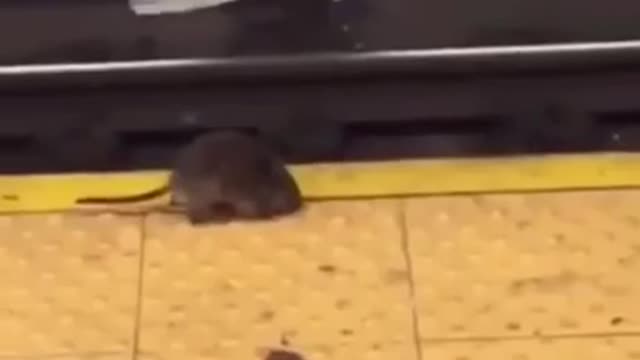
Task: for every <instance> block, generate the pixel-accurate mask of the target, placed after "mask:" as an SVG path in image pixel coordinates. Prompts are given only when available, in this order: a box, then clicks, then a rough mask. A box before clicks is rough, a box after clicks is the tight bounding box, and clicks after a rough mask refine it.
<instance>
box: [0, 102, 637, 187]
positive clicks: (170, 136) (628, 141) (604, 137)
mask: <svg viewBox="0 0 640 360" xmlns="http://www.w3.org/2000/svg"><path fill="white" fill-rule="evenodd" d="M589 118H591V119H593V120H595V121H593V131H592V132H593V133H596V134H598V136H597V138H595V139H594V140H593V141H591V139H589V141H584V142H580V143H579V145H572V144H568V145H567V144H562V141H564V140H563V139H564V138H565V137H566V138H571V136H574V135H575V134H571V133H566V132H567V131H568V130H567V129H564V128H562V124H560V123H557V122H554V121H551V122H545V121H542V120H541V121H540V123H539V124H535V126H525V127H522V126H518V121H517V120H516V119H513V118H508V117H505V116H498V115H496V116H484V117H469V118H421V119H420V118H418V119H389V120H388V121H375V122H361V123H353V124H341V125H344V126H343V127H342V128H341V130H342V131H339V132H335V131H322V129H321V128H322V127H323V126H324V125H322V124H321V126H314V127H311V128H309V129H311V130H309V133H308V134H302V136H300V138H296V135H294V136H292V138H291V139H288V141H289V142H290V143H292V144H294V146H293V147H289V153H287V154H286V157H287V159H288V160H289V162H290V163H297V164H300V163H313V162H329V161H331V162H336V161H375V160H394V159H418V158H433V157H438V158H440V157H477V156H497V155H500V156H511V155H518V154H544V153H549V152H594V151H611V150H625V151H639V150H640V111H637V112H610V113H599V114H593V115H592V116H591V117H589ZM333 125H335V124H333ZM331 126H332V125H331V124H327V128H328V129H329V130H331ZM523 128H524V129H525V131H524V132H523V131H522V129H523ZM238 129H241V130H245V131H248V132H251V133H259V132H260V129H259V128H257V127H244V128H238ZM532 129H533V130H532ZM209 130H211V128H207V127H200V128H196V127H188V128H186V127H185V128H180V129H167V130H156V131H127V132H114V133H113V134H110V135H109V136H112V137H113V141H102V142H100V141H84V142H82V143H81V144H80V145H76V146H75V147H74V146H70V147H69V144H67V143H65V141H66V140H64V138H62V139H61V140H60V144H58V145H56V144H55V143H50V144H48V145H47V146H42V144H40V143H39V142H38V139H37V138H35V136H28V135H24V134H21V135H4V136H2V137H0V173H4V174H11V173H23V174H24V173H46V172H49V173H50V172H95V171H98V172H99V171H130V170H145V169H164V168H168V167H169V166H170V164H171V160H172V158H173V155H174V154H175V152H176V151H177V150H178V149H179V148H180V147H181V146H184V145H186V144H187V143H188V142H189V141H191V140H192V139H194V138H195V137H197V136H198V135H199V134H202V133H205V132H207V131H209ZM303 130H304V127H303ZM570 130H571V129H569V131H570ZM90 133H91V132H89V134H90ZM545 136H547V137H548V136H551V139H552V141H551V145H553V146H551V148H548V147H543V146H539V144H542V143H543V142H544V141H543V140H545V139H543V138H544V137H545ZM314 137H315V140H314V141H311V142H313V143H315V144H312V146H310V145H309V144H308V143H309V142H310V141H308V139H314ZM67 140H68V139H67ZM280 140H282V139H280ZM554 141H555V142H557V143H554ZM296 142H297V143H298V144H300V143H304V144H303V145H305V146H303V147H301V148H296V146H295V144H296ZM547 142H548V141H547ZM104 144H110V145H112V146H114V147H115V149H108V150H104V149H100V148H99V147H100V146H103V145H104ZM555 145H557V146H555ZM314 146H316V147H315V148H314ZM554 146H555V147H554ZM80 160H82V161H80Z"/></svg>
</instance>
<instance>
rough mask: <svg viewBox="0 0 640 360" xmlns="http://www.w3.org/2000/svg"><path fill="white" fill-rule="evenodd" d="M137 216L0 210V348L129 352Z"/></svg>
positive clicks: (28, 352)
mask: <svg viewBox="0 0 640 360" xmlns="http://www.w3.org/2000/svg"><path fill="white" fill-rule="evenodd" d="M139 224H140V219H136V218H129V217H116V216H111V215H65V216H62V215H23V216H2V217H0V284H2V295H1V298H2V301H1V302H0V329H1V331H0V332H1V333H2V336H0V356H17V357H32V356H40V355H43V356H48V355H53V354H56V355H64V354H69V355H70V356H75V355H77V354H83V353H103V352H116V353H129V354H130V353H131V349H132V340H133V333H134V319H135V309H136V295H137V288H138V274H139V250H140V239H141V236H140V235H141V233H140V226H139ZM78 356H79V355H78Z"/></svg>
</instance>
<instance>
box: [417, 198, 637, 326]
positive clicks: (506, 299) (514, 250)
mask: <svg viewBox="0 0 640 360" xmlns="http://www.w3.org/2000/svg"><path fill="white" fill-rule="evenodd" d="M407 227H408V234H409V243H410V249H411V257H412V262H413V268H414V276H415V282H416V288H417V290H416V291H417V301H418V305H417V306H418V313H419V323H420V333H421V336H422V337H423V338H445V339H446V338H468V337H510V336H532V335H539V334H543V335H545V334H546V335H549V334H584V333H613V334H615V333H624V332H629V331H638V330H640V306H638V304H640V286H638V284H639V283H638V281H637V279H638V275H639V274H640V192H639V191H608V192H595V191H594V192H574V193H553V194H529V195H487V196H466V197H464V196H459V197H456V196H450V197H434V198H423V199H412V200H408V201H407Z"/></svg>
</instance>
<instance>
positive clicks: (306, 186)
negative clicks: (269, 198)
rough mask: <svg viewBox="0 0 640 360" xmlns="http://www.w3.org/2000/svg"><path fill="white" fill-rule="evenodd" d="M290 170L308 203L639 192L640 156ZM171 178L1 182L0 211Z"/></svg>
mask: <svg viewBox="0 0 640 360" xmlns="http://www.w3.org/2000/svg"><path fill="white" fill-rule="evenodd" d="M290 169H291V171H292V173H293V175H294V177H295V179H296V181H297V182H298V184H299V186H300V189H301V191H302V193H303V195H304V196H305V197H306V198H309V199H325V198H354V197H380V196H406V195H434V194H451V193H478V192H480V193H482V192H516V191H544V190H564V189H585V188H590V189H591V188H594V189H597V188H620V187H635V186H640V154H629V153H601V154H587V155H544V156H529V157H503V158H474V159H438V160H402V161H384V162H360V163H339V164H314V165H297V166H291V167H290ZM167 178H168V172H167V171H139V172H128V173H108V174H64V175H31V176H24V175H20V176H0V213H8V212H10V213H15V212H41V211H62V210H72V209H77V208H80V206H79V205H77V200H78V199H81V198H89V197H91V198H95V197H99V198H119V197H126V196H132V195H137V194H141V193H145V192H148V191H150V190H153V189H156V188H158V187H160V186H162V185H164V184H165V183H166V181H167ZM167 201H168V197H161V198H158V199H154V200H153V201H148V202H145V203H140V204H137V206H142V208H146V207H149V206H158V205H166V204H167ZM113 206H116V205H109V206H107V207H113ZM117 206H118V207H121V206H122V204H118V205H117ZM84 207H86V206H84ZM104 207H105V206H102V208H104Z"/></svg>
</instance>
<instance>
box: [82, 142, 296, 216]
mask: <svg viewBox="0 0 640 360" xmlns="http://www.w3.org/2000/svg"><path fill="white" fill-rule="evenodd" d="M169 191H170V192H171V197H172V200H171V202H172V203H173V204H175V205H179V206H181V207H184V208H185V209H186V211H187V217H188V218H189V220H190V221H191V222H192V223H194V224H198V223H205V222H219V221H227V220H229V219H231V218H241V219H266V218H271V217H274V216H279V215H285V214H288V213H292V212H295V211H297V210H298V209H300V208H301V207H302V200H301V195H300V191H299V189H298V187H297V185H296V183H295V181H294V179H293V177H292V176H291V175H290V174H289V172H288V171H287V169H286V167H285V164H284V161H283V160H282V159H280V158H279V157H278V156H277V155H276V154H274V152H273V151H272V150H271V149H270V148H269V147H268V146H267V145H266V144H264V143H263V142H262V141H260V140H259V139H258V138H255V137H252V136H250V135H246V134H243V133H240V132H234V131H217V132H211V133H209V134H205V135H203V136H201V137H199V138H197V139H196V140H195V141H194V142H193V143H191V144H190V145H188V146H187V147H185V148H184V149H183V150H182V151H181V152H180V153H179V154H178V156H177V158H176V161H175V166H174V169H173V172H172V173H171V177H170V179H169V183H168V185H167V186H165V187H162V188H159V189H155V190H153V191H151V192H149V193H147V194H142V195H139V196H135V197H129V198H126V199H123V198H121V199H117V201H119V202H123V201H136V200H144V199H148V198H150V197H156V196H159V195H162V194H165V193H167V192H169ZM96 201H97V200H96V199H94V200H90V199H87V200H85V201H84V202H94V203H95V202H96ZM102 202H105V201H104V200H103V201H102ZM111 202H113V200H112V201H111Z"/></svg>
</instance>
